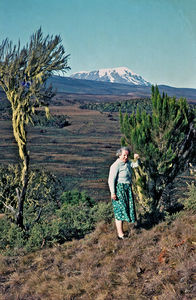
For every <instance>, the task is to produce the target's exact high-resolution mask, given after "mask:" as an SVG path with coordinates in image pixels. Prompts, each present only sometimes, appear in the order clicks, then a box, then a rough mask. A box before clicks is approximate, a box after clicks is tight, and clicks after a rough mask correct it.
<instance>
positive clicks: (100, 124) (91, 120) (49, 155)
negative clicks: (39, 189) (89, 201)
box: [0, 100, 120, 200]
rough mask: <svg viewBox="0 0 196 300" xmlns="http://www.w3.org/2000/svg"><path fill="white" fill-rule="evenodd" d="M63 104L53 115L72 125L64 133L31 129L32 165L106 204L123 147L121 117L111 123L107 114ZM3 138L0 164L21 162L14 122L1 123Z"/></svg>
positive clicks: (52, 108)
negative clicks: (65, 117) (112, 170)
mask: <svg viewBox="0 0 196 300" xmlns="http://www.w3.org/2000/svg"><path fill="white" fill-rule="evenodd" d="M61 101H62V106H52V107H51V108H50V109H51V113H52V114H59V115H68V117H69V122H70V123H71V125H70V126H68V127H65V128H62V129H59V128H38V127H36V128H35V127H34V128H29V130H28V145H29V150H30V155H31V165H32V167H33V166H35V165H36V164H39V165H40V166H41V167H44V168H47V169H48V170H51V171H53V172H57V173H58V174H60V175H61V176H62V178H64V180H65V182H66V184H67V188H68V189H69V188H78V189H79V190H82V189H84V188H85V190H87V192H88V193H89V195H92V194H93V196H94V198H95V199H100V196H101V199H102V200H106V199H108V197H109V193H108V187H107V176H108V168H109V165H110V164H111V162H112V161H113V160H114V159H115V151H116V149H117V148H118V147H119V145H120V130H119V122H118V113H115V114H114V115H115V118H116V121H111V120H110V118H109V117H108V114H107V113H100V112H97V111H92V110H82V109H80V108H79V104H74V103H72V104H70V102H69V101H66V100H61ZM0 135H1V141H0V150H1V157H0V163H14V162H17V160H18V149H17V145H16V142H15V141H14V138H13V133H12V127H11V121H6V120H3V121H1V120H0ZM89 179H90V180H94V183H93V186H90V185H88V184H86V183H85V182H86V181H87V180H89ZM99 179H101V180H103V181H104V182H105V185H103V184H102V182H100V181H99ZM100 183H101V184H100ZM94 189H95V190H94Z"/></svg>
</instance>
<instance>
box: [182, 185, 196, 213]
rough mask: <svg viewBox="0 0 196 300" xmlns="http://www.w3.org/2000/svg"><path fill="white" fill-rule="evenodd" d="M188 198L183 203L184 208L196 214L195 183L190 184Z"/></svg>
mask: <svg viewBox="0 0 196 300" xmlns="http://www.w3.org/2000/svg"><path fill="white" fill-rule="evenodd" d="M187 196H188V197H187V198H186V199H185V200H184V201H183V204H184V208H185V209H187V210H191V211H193V212H196V186H195V184H194V183H193V182H192V183H191V184H188V191H187Z"/></svg>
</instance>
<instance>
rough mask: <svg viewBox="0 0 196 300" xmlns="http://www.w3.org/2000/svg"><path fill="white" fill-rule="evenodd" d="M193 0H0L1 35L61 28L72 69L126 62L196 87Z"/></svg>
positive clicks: (151, 77) (155, 78)
mask: <svg viewBox="0 0 196 300" xmlns="http://www.w3.org/2000/svg"><path fill="white" fill-rule="evenodd" d="M195 16H196V0H55V1H54V0H31V1H30V0H25V1H24V0H0V41H2V40H3V39H5V38H6V37H8V38H9V39H10V40H12V41H13V42H15V43H17V42H18V39H20V40H21V43H22V44H26V43H27V42H28V41H29V37H30V35H31V34H32V33H33V32H35V31H36V30H37V29H38V28H39V27H40V26H41V27H42V30H43V33H44V35H47V34H53V35H55V34H60V35H61V37H62V42H63V45H64V47H65V50H66V53H67V54H70V60H69V65H70V67H71V71H69V72H68V73H67V76H69V75H70V74H72V73H74V72H78V71H83V70H86V71H92V70H96V69H100V68H112V67H128V68H129V69H131V70H132V71H133V72H135V73H137V74H139V75H141V76H142V77H143V78H144V79H146V80H148V81H150V82H151V83H153V84H167V85H171V86H175V87H189V88H196V18H195Z"/></svg>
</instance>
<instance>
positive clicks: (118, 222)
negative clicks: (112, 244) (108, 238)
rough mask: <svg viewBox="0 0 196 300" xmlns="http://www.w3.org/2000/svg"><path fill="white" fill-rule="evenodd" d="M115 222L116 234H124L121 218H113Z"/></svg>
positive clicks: (120, 235)
mask: <svg viewBox="0 0 196 300" xmlns="http://www.w3.org/2000/svg"><path fill="white" fill-rule="evenodd" d="M115 223H116V229H117V234H118V236H119V237H122V236H124V232H123V221H121V220H116V219H115Z"/></svg>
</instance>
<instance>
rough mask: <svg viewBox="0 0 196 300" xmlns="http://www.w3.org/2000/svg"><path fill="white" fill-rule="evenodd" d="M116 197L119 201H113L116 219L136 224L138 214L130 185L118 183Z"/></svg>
mask: <svg viewBox="0 0 196 300" xmlns="http://www.w3.org/2000/svg"><path fill="white" fill-rule="evenodd" d="M116 196H117V200H112V204H113V209H114V215H115V219H116V220H121V221H127V222H132V223H134V222H135V221H136V213H135V205H134V200H133V196H132V190H131V186H130V184H127V183H118V184H117V187H116Z"/></svg>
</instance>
